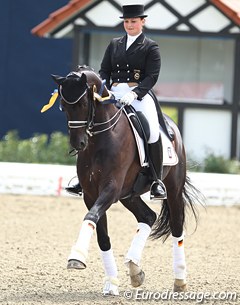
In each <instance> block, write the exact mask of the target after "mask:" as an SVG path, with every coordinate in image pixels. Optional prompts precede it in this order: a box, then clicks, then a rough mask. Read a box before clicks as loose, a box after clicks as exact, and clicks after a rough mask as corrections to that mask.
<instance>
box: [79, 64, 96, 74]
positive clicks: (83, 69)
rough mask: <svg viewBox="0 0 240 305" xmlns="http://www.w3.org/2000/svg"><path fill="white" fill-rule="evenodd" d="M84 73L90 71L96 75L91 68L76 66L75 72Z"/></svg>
mask: <svg viewBox="0 0 240 305" xmlns="http://www.w3.org/2000/svg"><path fill="white" fill-rule="evenodd" d="M84 71H92V72H94V73H96V72H95V71H94V69H93V68H91V67H89V66H87V65H78V66H77V69H76V72H84Z"/></svg>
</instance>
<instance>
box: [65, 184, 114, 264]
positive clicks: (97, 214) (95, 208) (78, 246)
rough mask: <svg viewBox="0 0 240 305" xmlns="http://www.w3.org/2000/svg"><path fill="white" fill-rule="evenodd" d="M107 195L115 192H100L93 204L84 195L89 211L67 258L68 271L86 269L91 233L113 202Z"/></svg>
mask: <svg viewBox="0 0 240 305" xmlns="http://www.w3.org/2000/svg"><path fill="white" fill-rule="evenodd" d="M109 188H110V186H109ZM109 194H115V192H114V191H113V192H111V189H110V190H109V192H107V191H105V192H102V194H101V195H100V196H99V197H98V199H97V200H96V202H95V203H94V204H93V203H92V200H90V199H89V198H88V197H87V195H86V194H85V195H84V201H85V204H86V206H87V207H88V209H89V211H88V213H87V214H86V216H85V217H84V221H83V223H82V227H81V229H80V232H79V236H78V239H77V241H76V243H75V245H74V246H73V247H72V250H71V253H70V255H69V257H68V265H67V268H68V269H84V268H86V259H87V256H88V248H89V244H90V241H91V237H92V235H93V232H94V230H95V228H96V226H97V223H98V221H99V220H100V219H101V217H102V216H103V215H104V214H105V212H106V210H107V209H108V208H109V207H110V206H111V204H112V203H113V200H114V199H113V198H111V195H109Z"/></svg>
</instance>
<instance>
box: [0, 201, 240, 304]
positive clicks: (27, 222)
mask: <svg viewBox="0 0 240 305" xmlns="http://www.w3.org/2000/svg"><path fill="white" fill-rule="evenodd" d="M151 207H152V208H153V209H154V210H155V211H160V203H154V204H152V203H151ZM86 211H87V210H86V208H85V206H84V203H83V201H82V200H81V199H78V198H75V197H73V198H69V197H38V196H16V195H0V241H1V243H0V253H1V256H0V304H6V305H7V304H9V305H22V304H24V305H25V304H26V305H29V304H31V305H32V304H34V305H35V304H44V305H48V304H75V305H77V304H84V305H85V304H91V305H95V304H100V305H101V304H113V305H120V304H133V303H135V304H149V303H152V304H156V302H155V301H158V303H159V304H182V305H184V304H196V303H197V300H195V301H194V300H188V301H187V300H184V301H180V300H175V301H173V300H166V299H164V300H159V296H160V293H165V294H164V295H163V296H165V298H166V294H167V293H170V291H171V290H172V286H173V275H172V256H171V251H172V247H171V240H170V239H169V240H167V242H165V243H164V244H162V242H161V241H151V240H148V242H147V244H146V247H145V250H144V253H143V258H142V267H143V270H144V271H145V273H146V279H145V282H144V284H143V286H142V287H141V288H142V289H143V292H145V298H147V297H148V296H147V293H150V292H152V293H155V295H153V296H152V298H150V299H148V300H138V301H136V300H133V299H132V300H130V301H129V300H127V299H126V298H124V292H125V291H127V290H130V291H131V292H132V293H133V294H135V295H136V290H133V289H132V288H131V286H130V284H129V282H130V281H129V277H128V274H127V269H126V267H125V266H124V264H123V261H124V255H125V253H126V252H127V249H128V247H129V245H130V243H131V240H132V238H133V236H134V234H135V230H136V221H135V219H134V217H133V216H132V215H131V214H130V212H128V211H127V210H126V209H125V208H124V207H123V206H122V205H121V204H120V203H119V204H115V205H113V206H112V207H111V208H110V210H109V212H108V219H109V234H110V237H111V241H112V247H113V250H114V254H115V258H116V261H117V265H118V268H119V280H120V283H121V285H120V296H119V297H107V298H106V297H103V296H102V294H101V291H102V282H103V278H104V272H103V268H102V262H101V259H100V254H99V249H98V245H97V242H96V234H94V236H93V238H92V241H91V245H90V250H89V258H88V264H87V269H85V270H83V271H67V270H66V260H67V256H68V254H69V251H70V249H71V246H72V245H73V243H74V242H75V240H76V238H77V235H78V231H79V227H80V225H81V221H82V219H83V217H84V215H85V213H86ZM199 214H200V220H199V225H198V229H197V231H196V232H195V233H194V234H191V233H192V231H193V227H194V225H193V224H192V223H191V220H189V221H188V223H189V224H188V228H187V231H186V233H187V237H186V239H185V251H186V260H187V268H188V291H189V292H193V293H199V295H198V297H199V298H200V293H206V292H207V293H210V294H211V295H212V294H213V293H221V295H220V297H221V298H223V297H224V292H226V291H227V292H232V293H237V294H238V297H239V295H240V292H239V284H240V259H239V257H240V233H239V228H240V226H239V223H240V206H234V207H207V208H206V210H205V209H203V208H199ZM154 297H155V299H154ZM190 297H191V296H190ZM192 297H193V296H192ZM239 302H240V299H238V301H235V302H234V301H229V300H219V299H218V300H205V303H206V304H239Z"/></svg>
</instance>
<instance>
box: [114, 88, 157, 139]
mask: <svg viewBox="0 0 240 305" xmlns="http://www.w3.org/2000/svg"><path fill="white" fill-rule="evenodd" d="M134 88H135V87H129V86H128V84H127V83H121V84H118V85H117V86H112V88H111V91H112V92H113V94H114V96H115V98H116V99H117V100H118V99H121V98H122V97H123V96H124V94H126V93H128V92H129V91H131V90H133V89H134ZM132 106H133V107H134V108H135V110H136V111H141V112H142V113H143V114H144V115H145V117H146V119H147V121H148V123H149V128H150V137H149V140H148V143H155V142H157V141H158V138H159V122H158V116H157V111H156V107H155V103H154V100H153V99H152V97H151V96H150V95H149V94H146V95H145V96H144V98H143V99H142V100H141V101H139V100H134V101H133V103H132Z"/></svg>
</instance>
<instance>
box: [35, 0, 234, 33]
mask: <svg viewBox="0 0 240 305" xmlns="http://www.w3.org/2000/svg"><path fill="white" fill-rule="evenodd" d="M121 2H122V1H121V0H104V1H97V0H71V1H69V3H68V4H66V5H65V6H64V7H62V8H60V9H58V10H57V11H55V12H53V13H51V14H50V15H49V16H48V18H47V19H46V20H44V21H43V22H41V23H40V24H39V25H37V26H36V27H34V28H33V29H32V31H31V32H32V34H34V35H37V36H39V37H54V38H61V37H66V36H70V37H72V36H73V28H74V25H81V26H85V27H86V28H89V27H91V28H92V27H95V28H96V27H98V28H101V27H104V28H106V27H108V28H114V27H118V26H119V25H120V23H121V20H120V19H119V16H120V15H121V4H122V3H121ZM132 2H133V0H132ZM141 2H142V3H143V2H144V3H143V4H144V5H145V11H146V13H147V14H148V16H149V17H150V18H148V19H147V23H146V28H147V29H148V30H150V31H151V30H152V31H158V32H165V33H167V32H169V33H174V32H175V33H176V32H185V33H186V32H191V33H193V32H195V33H200V32H203V33H204V32H207V33H215V34H217V33H221V34H222V35H224V34H228V35H236V34H237V35H239V34H240V28H239V26H240V0H195V1H192V0H181V1H175V0H165V1H164V2H162V1H147V0H145V1H141ZM103 13H104V14H105V16H108V17H107V18H102V16H103ZM159 16H161V18H159Z"/></svg>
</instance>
